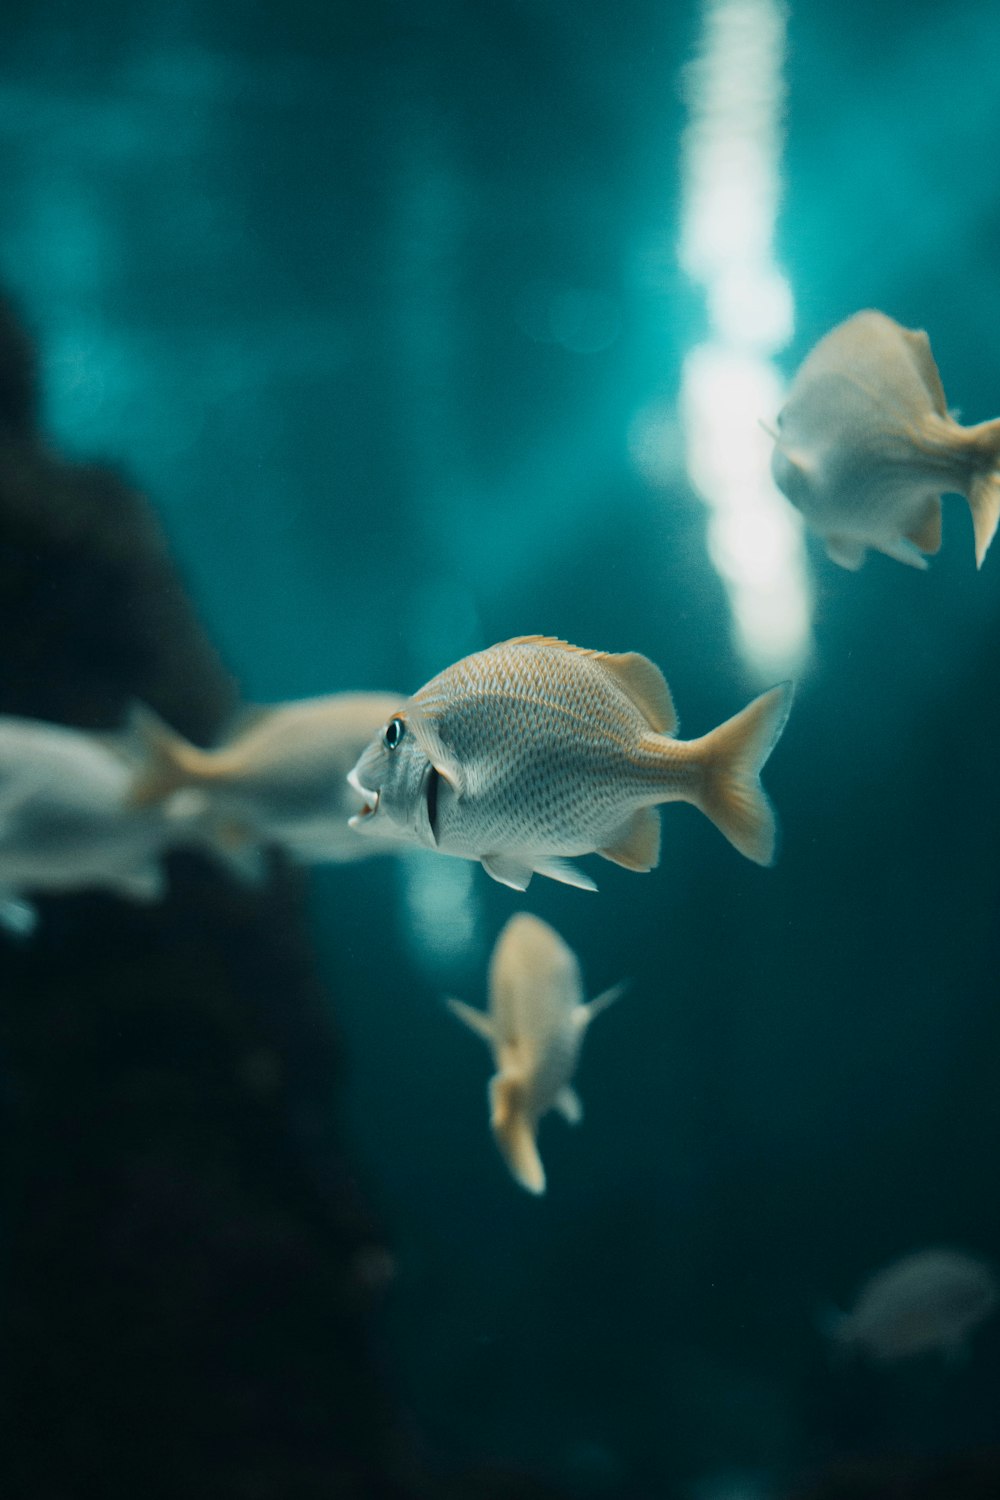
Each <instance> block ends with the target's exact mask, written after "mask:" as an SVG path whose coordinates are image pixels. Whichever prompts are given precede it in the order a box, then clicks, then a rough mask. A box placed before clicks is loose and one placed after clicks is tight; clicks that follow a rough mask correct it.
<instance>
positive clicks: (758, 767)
mask: <svg viewBox="0 0 1000 1500" xmlns="http://www.w3.org/2000/svg"><path fill="white" fill-rule="evenodd" d="M792 692H793V689H792V684H791V683H790V682H783V683H780V684H779V685H778V686H777V687H773V688H771V689H770V691H769V692H766V693H762V694H761V696H760V697H759V698H755V699H754V700H753V702H752V703H748V704H747V706H746V708H744V709H742V710H741V711H740V712H739V713H738V714H736V715H734V717H733V718H731V719H727V720H726V722H725V724H720V725H719V727H718V729H713V730H712V731H711V733H710V734H706V735H704V736H703V737H702V738H701V739H700V740H694V741H692V742H690V744H691V748H692V750H693V753H694V754H695V755H696V756H697V760H698V763H699V765H700V767H701V780H700V785H699V786H698V788H697V790H696V791H695V792H694V793H693V795H692V798H691V800H692V801H693V802H694V804H695V806H696V807H698V808H700V809H701V811H702V812H703V813H704V814H705V815H706V817H708V818H711V820H712V822H713V823H714V824H715V826H716V828H718V830H719V832H720V833H722V834H724V835H725V837H726V838H727V839H728V840H729V842H730V843H731V844H732V845H733V846H734V848H736V849H738V850H739V852H740V853H741V854H745V855H746V857H747V859H752V860H753V861H754V863H755V864H758V865H773V864H774V859H775V851H776V844H777V836H778V829H777V822H776V820H775V816H774V809H773V807H772V806H771V804H770V802H769V801H768V798H767V794H766V792H765V791H764V788H763V787H762V786H761V784H760V773H761V771H762V770H763V768H764V765H765V764H766V762H767V758H768V756H769V755H770V754H771V751H772V750H773V749H774V747H775V745H776V744H777V742H778V739H779V737H780V735H781V732H782V730H783V729H784V727H785V724H786V723H787V720H788V713H789V710H790V708H791V706H792Z"/></svg>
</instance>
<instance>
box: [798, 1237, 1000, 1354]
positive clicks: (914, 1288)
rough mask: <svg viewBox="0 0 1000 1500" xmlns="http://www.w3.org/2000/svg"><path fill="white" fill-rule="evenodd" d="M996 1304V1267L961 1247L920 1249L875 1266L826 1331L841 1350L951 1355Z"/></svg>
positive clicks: (963, 1348) (962, 1349)
mask: <svg viewBox="0 0 1000 1500" xmlns="http://www.w3.org/2000/svg"><path fill="white" fill-rule="evenodd" d="M998 1306H1000V1288H998V1284H997V1277H996V1272H995V1271H994V1269H993V1267H992V1266H990V1265H989V1264H988V1263H987V1262H986V1261H984V1260H980V1259H979V1258H977V1257H976V1256H972V1255H968V1254H966V1253H965V1252H964V1251H960V1250H950V1249H930V1250H918V1251H915V1252H914V1253H913V1254H911V1255H906V1256H904V1257H903V1258H902V1259H901V1260H897V1261H894V1262H893V1264H892V1265H890V1266H887V1267H885V1269H883V1270H881V1271H878V1272H877V1273H876V1274H875V1275H874V1276H872V1277H871V1278H870V1279H869V1280H868V1281H867V1282H866V1284H865V1285H864V1286H863V1287H862V1289H861V1292H860V1295H859V1296H858V1299H857V1302H856V1304H855V1306H854V1309H853V1311H851V1312H849V1313H834V1314H833V1315H832V1317H831V1318H830V1319H829V1322H828V1327H827V1332H828V1334H829V1335H830V1337H831V1338H832V1339H833V1341H834V1343H835V1344H836V1345H837V1346H839V1347H840V1348H841V1349H844V1350H860V1351H862V1352H864V1353H866V1354H868V1355H869V1356H871V1357H872V1358H873V1359H875V1360H877V1361H880V1362H883V1363H889V1362H891V1361H894V1360H898V1359H904V1358H906V1357H908V1356H909V1355H915V1354H923V1353H927V1352H934V1351H939V1352H940V1353H942V1354H944V1355H945V1356H946V1357H947V1358H949V1359H960V1358H962V1357H964V1355H965V1353H966V1352H967V1347H968V1340H969V1338H970V1336H971V1334H972V1333H973V1332H974V1330H975V1329H976V1328H978V1327H979V1325H980V1324H981V1323H982V1322H984V1321H985V1319H986V1318H988V1317H989V1316H990V1315H991V1314H992V1313H994V1312H995V1311H996V1310H997V1307H998Z"/></svg>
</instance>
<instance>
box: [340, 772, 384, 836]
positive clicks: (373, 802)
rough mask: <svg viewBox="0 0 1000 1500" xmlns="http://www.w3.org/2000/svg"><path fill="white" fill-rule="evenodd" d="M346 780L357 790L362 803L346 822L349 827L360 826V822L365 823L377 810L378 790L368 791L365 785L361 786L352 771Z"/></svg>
mask: <svg viewBox="0 0 1000 1500" xmlns="http://www.w3.org/2000/svg"><path fill="white" fill-rule="evenodd" d="M347 780H348V781H349V782H350V784H351V786H352V787H353V788H354V790H355V791H356V792H357V794H358V796H359V797H360V798H361V800H362V802H363V803H364V806H363V807H362V808H360V810H359V811H358V812H356V813H355V814H354V816H353V817H352V818H348V820H347V822H348V825H349V827H351V828H360V827H361V825H362V823H366V822H367V821H368V819H369V818H374V816H375V814H376V813H377V812H378V800H379V795H380V794H379V793H378V792H373V791H370V790H369V788H368V787H366V786H362V784H361V782H360V781H359V780H358V778H357V777H356V776H355V774H354V772H353V771H351V772H350V774H349V775H348V778H347Z"/></svg>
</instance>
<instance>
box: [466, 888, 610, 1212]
mask: <svg viewBox="0 0 1000 1500" xmlns="http://www.w3.org/2000/svg"><path fill="white" fill-rule="evenodd" d="M624 989H625V986H624V985H623V984H619V985H615V987H614V988H613V989H610V990H605V991H604V993H603V994H601V995H598V996H597V998H596V999H595V1000H591V1001H589V1002H586V1003H585V1002H584V998H583V993H584V992H583V980H582V978H581V975H580V965H579V963H578V962H577V959H576V955H575V954H574V953H573V950H572V949H571V948H570V947H568V946H567V944H566V943H564V942H563V940H562V938H561V937H560V936H559V934H558V933H557V932H556V931H554V929H553V928H551V927H550V926H549V925H548V923H546V922H543V921H541V920H540V918H538V917H534V916H531V915H530V914H529V913H528V912H520V913H518V914H517V915H516V916H513V917H511V919H510V921H509V922H508V923H507V925H506V926H505V927H504V929H503V931H502V932H501V933H500V936H499V937H498V938H497V941H496V946H495V947H494V949H493V956H492V958H491V959H490V973H489V1009H488V1010H486V1011H481V1010H474V1009H473V1008H472V1007H471V1006H469V1005H465V1004H463V1002H462V1001H461V1000H449V1001H448V1005H449V1007H450V1008H451V1010H452V1012H453V1014H454V1015H456V1016H457V1017H458V1019H459V1020H460V1021H463V1022H464V1023H465V1025H466V1026H468V1027H469V1028H470V1030H472V1031H474V1032H476V1033H477V1035H479V1036H481V1037H482V1038H483V1039H484V1041H486V1042H487V1044H488V1045H489V1047H490V1050H491V1051H492V1053H493V1057H494V1061H495V1062H496V1067H497V1071H496V1073H495V1075H494V1076H493V1078H492V1079H491V1080H490V1086H489V1098H490V1126H491V1129H492V1131H493V1137H494V1140H495V1141H496V1143H497V1146H498V1147H499V1150H500V1152H501V1155H502V1156H503V1158H504V1160H505V1162H506V1163H507V1166H508V1167H509V1168H510V1171H511V1174H512V1176H513V1177H514V1178H515V1180H516V1181H517V1182H519V1183H520V1184H521V1186H522V1187H523V1188H526V1189H527V1190H528V1192H529V1193H544V1191H545V1169H544V1168H543V1166H542V1161H541V1157H540V1156H539V1154H538V1144H537V1136H538V1125H539V1121H540V1120H541V1119H542V1117H543V1116H544V1115H546V1114H548V1112H549V1111H550V1110H556V1111H557V1112H558V1113H559V1114H561V1115H562V1116H563V1118H564V1119H565V1120H567V1121H568V1123H569V1124H571V1125H578V1124H579V1123H580V1121H581V1120H582V1119H583V1106H582V1105H581V1103H580V1100H579V1098H578V1097H577V1094H576V1092H575V1090H574V1089H573V1087H572V1079H573V1074H574V1073H575V1072H576V1066H577V1061H578V1059H579V1056H580V1048H581V1047H582V1045H583V1038H584V1036H585V1034H586V1032H587V1028H588V1027H589V1026H590V1023H591V1021H593V1020H594V1018H595V1016H598V1015H600V1013H601V1011H602V1010H605V1009H607V1007H608V1006H609V1005H610V1004H611V1003H612V1002H613V1001H614V1000H617V999H618V997H619V996H620V995H621V994H622V992H623V990H624Z"/></svg>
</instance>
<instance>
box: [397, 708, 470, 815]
mask: <svg viewBox="0 0 1000 1500" xmlns="http://www.w3.org/2000/svg"><path fill="white" fill-rule="evenodd" d="M406 721H407V723H408V724H409V726H410V728H411V729H412V730H413V736H414V739H415V740H416V742H417V744H418V745H419V746H420V748H421V750H422V751H423V752H424V754H425V755H426V756H427V759H428V760H429V761H430V763H431V765H432V766H433V767H434V769H435V771H437V773H438V775H439V776H443V777H444V779H445V781H447V783H448V785H449V786H450V787H451V789H452V791H453V792H454V793H455V796H456V797H461V795H462V793H463V792H464V791H465V775H464V773H463V771H462V767H461V766H460V765H459V763H458V761H457V760H456V758H455V756H454V755H452V754H451V752H450V751H449V750H448V749H447V747H446V746H445V745H444V744H443V743H442V740H441V736H440V734H439V733H438V730H437V725H436V724H435V723H434V722H433V720H432V719H431V718H430V717H429V716H428V715H427V714H424V713H421V711H420V710H419V709H418V708H416V707H415V706H414V705H413V704H412V703H411V704H410V706H409V707H408V708H407V710H406Z"/></svg>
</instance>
